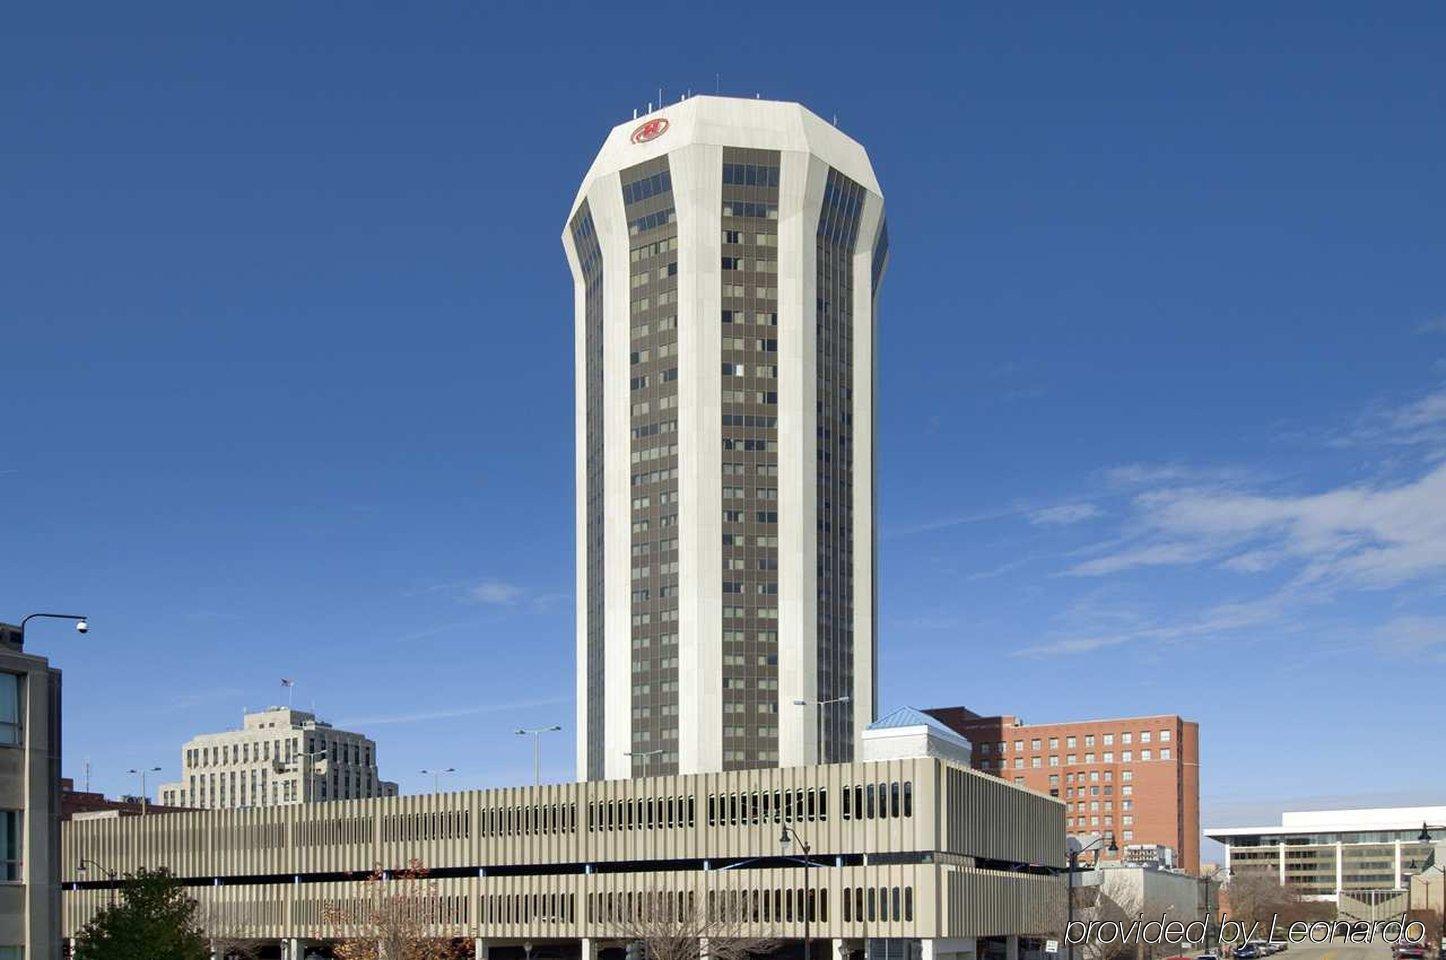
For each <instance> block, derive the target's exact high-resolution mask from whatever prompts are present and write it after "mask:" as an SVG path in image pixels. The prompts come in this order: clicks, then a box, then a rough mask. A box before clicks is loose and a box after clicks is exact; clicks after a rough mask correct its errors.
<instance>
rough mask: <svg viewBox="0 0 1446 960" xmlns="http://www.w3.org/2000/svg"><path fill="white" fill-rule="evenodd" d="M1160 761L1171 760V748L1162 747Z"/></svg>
mask: <svg viewBox="0 0 1446 960" xmlns="http://www.w3.org/2000/svg"><path fill="white" fill-rule="evenodd" d="M1160 759H1161V760H1169V759H1170V748H1169V747H1161V748H1160Z"/></svg>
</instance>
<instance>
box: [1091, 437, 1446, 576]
mask: <svg viewBox="0 0 1446 960" xmlns="http://www.w3.org/2000/svg"><path fill="white" fill-rule="evenodd" d="M1134 506H1135V517H1134V521H1135V523H1136V524H1137V526H1138V527H1139V528H1140V529H1141V531H1142V533H1141V535H1140V537H1139V538H1138V540H1137V542H1135V543H1133V544H1131V545H1130V546H1129V547H1128V548H1126V549H1122V550H1116V551H1113V552H1111V553H1107V554H1105V555H1104V556H1100V557H1095V558H1092V559H1090V560H1087V561H1085V562H1083V563H1079V564H1076V565H1075V566H1074V567H1072V568H1071V569H1070V570H1069V572H1070V573H1072V574H1074V575H1076V576H1102V575H1105V574H1113V573H1119V572H1122V571H1126V570H1131V569H1136V568H1141V567H1149V566H1186V565H1193V564H1199V563H1204V562H1208V561H1218V562H1221V563H1223V564H1227V565H1231V564H1233V565H1234V566H1236V567H1237V568H1243V569H1246V570H1254V571H1259V570H1263V569H1268V568H1270V567H1275V566H1280V565H1287V564H1293V565H1294V566H1295V568H1296V573H1297V575H1298V576H1299V578H1300V580H1301V582H1316V583H1337V584H1344V585H1350V586H1355V587H1368V588H1379V587H1390V586H1396V585H1399V584H1403V583H1407V582H1410V581H1414V580H1419V579H1421V578H1423V577H1429V576H1439V575H1442V574H1446V464H1438V465H1436V466H1434V467H1433V468H1431V469H1429V470H1428V471H1427V472H1426V473H1424V474H1422V475H1421V476H1419V477H1417V478H1416V479H1413V480H1410V481H1407V482H1404V483H1397V484H1394V485H1392V484H1386V483H1378V484H1375V485H1359V486H1342V487H1338V488H1335V489H1331V490H1326V491H1323V492H1320V493H1314V494H1306V495H1300V496H1264V495H1257V494H1248V493H1238V492H1234V491H1228V490H1227V491H1221V490H1199V489H1192V488H1184V489H1165V490H1156V491H1151V492H1148V493H1145V494H1141V495H1140V496H1138V497H1137V498H1136V499H1135V503H1134Z"/></svg>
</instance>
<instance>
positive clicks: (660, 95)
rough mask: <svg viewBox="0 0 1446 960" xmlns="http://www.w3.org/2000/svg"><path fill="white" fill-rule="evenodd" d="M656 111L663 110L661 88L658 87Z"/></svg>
mask: <svg viewBox="0 0 1446 960" xmlns="http://www.w3.org/2000/svg"><path fill="white" fill-rule="evenodd" d="M658 109H659V110H661V109H663V88H662V87H658Z"/></svg>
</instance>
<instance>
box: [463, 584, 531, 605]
mask: <svg viewBox="0 0 1446 960" xmlns="http://www.w3.org/2000/svg"><path fill="white" fill-rule="evenodd" d="M526 595H527V591H526V590H525V589H523V588H522V587H520V586H518V585H517V584H515V583H508V582H506V581H505V580H483V581H482V582H481V583H474V584H472V585H471V586H470V587H468V588H467V589H466V592H465V596H466V598H467V599H468V600H471V601H472V602H474V603H485V604H491V605H495V606H504V607H505V606H511V605H513V604H515V603H517V602H519V601H520V600H522V598H523V597H525V596H526Z"/></svg>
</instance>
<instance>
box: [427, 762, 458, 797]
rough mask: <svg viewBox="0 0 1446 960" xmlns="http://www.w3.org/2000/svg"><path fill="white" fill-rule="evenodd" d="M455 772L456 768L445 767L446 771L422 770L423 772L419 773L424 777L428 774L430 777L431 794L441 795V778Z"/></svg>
mask: <svg viewBox="0 0 1446 960" xmlns="http://www.w3.org/2000/svg"><path fill="white" fill-rule="evenodd" d="M456 772H457V768H456V767H447V768H446V769H443V770H423V771H421V773H422V775H423V776H426V775H427V774H429V773H430V774H431V775H432V792H433V793H441V792H442V777H443V776H444V775H446V774H449V773H456Z"/></svg>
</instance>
